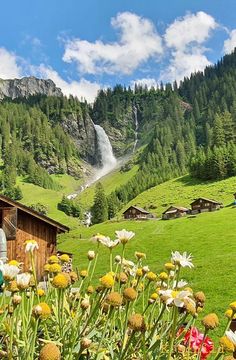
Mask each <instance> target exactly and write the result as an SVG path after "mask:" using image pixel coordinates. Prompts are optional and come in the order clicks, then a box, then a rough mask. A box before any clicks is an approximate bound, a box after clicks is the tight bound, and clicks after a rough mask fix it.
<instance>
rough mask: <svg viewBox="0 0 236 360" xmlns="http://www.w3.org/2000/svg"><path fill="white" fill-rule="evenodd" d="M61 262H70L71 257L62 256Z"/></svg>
mask: <svg viewBox="0 0 236 360" xmlns="http://www.w3.org/2000/svg"><path fill="white" fill-rule="evenodd" d="M60 260H61V261H62V262H66V263H67V262H69V261H70V257H69V255H67V254H62V255H61V256H60Z"/></svg>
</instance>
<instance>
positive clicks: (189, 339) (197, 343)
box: [178, 327, 214, 360]
mask: <svg viewBox="0 0 236 360" xmlns="http://www.w3.org/2000/svg"><path fill="white" fill-rule="evenodd" d="M183 330H184V328H181V329H180V331H179V333H178V335H180V334H181V333H182V332H183ZM203 338H204V335H203V333H201V332H200V331H199V330H198V329H197V328H196V327H192V328H191V329H189V330H188V331H187V332H186V334H185V336H184V339H183V345H185V346H189V347H190V349H191V350H192V351H193V352H194V353H198V351H199V349H200V347H201V344H202V342H203ZM213 347H214V345H213V341H212V340H211V339H210V338H209V337H208V336H206V337H205V339H204V342H203V345H202V351H201V360H205V359H206V358H207V357H208V355H209V354H210V352H211V351H212V350H213Z"/></svg>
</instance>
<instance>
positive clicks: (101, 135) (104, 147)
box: [94, 124, 117, 181]
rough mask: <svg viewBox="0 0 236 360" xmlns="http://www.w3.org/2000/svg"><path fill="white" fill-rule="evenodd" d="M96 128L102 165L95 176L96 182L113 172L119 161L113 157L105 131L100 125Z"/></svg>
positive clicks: (95, 126)
mask: <svg viewBox="0 0 236 360" xmlns="http://www.w3.org/2000/svg"><path fill="white" fill-rule="evenodd" d="M94 128H95V131H96V134H97V139H98V149H99V151H100V155H101V163H102V167H101V168H100V169H99V170H98V171H97V174H96V175H95V177H96V179H95V181H96V180H98V179H100V178H101V177H102V176H104V175H106V174H108V173H109V172H110V171H111V170H113V169H114V168H115V167H116V165H117V160H116V158H115V156H114V155H113V151H112V146H111V143H110V140H109V137H108V136H107V134H106V132H105V130H104V129H103V128H102V127H101V126H100V125H95V124H94Z"/></svg>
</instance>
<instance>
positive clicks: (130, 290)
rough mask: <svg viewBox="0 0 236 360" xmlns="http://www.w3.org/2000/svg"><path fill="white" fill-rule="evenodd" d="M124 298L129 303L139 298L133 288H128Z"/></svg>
mask: <svg viewBox="0 0 236 360" xmlns="http://www.w3.org/2000/svg"><path fill="white" fill-rule="evenodd" d="M123 296H124V298H125V300H127V301H134V300H135V299H136V298H137V291H136V290H135V289H134V288H132V287H129V288H126V289H125V290H124V292H123Z"/></svg>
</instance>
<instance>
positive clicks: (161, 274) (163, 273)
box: [159, 271, 168, 281]
mask: <svg viewBox="0 0 236 360" xmlns="http://www.w3.org/2000/svg"><path fill="white" fill-rule="evenodd" d="M159 278H160V280H162V281H165V280H167V279H168V274H167V273H166V272H164V271H163V272H161V273H160V275H159Z"/></svg>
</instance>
